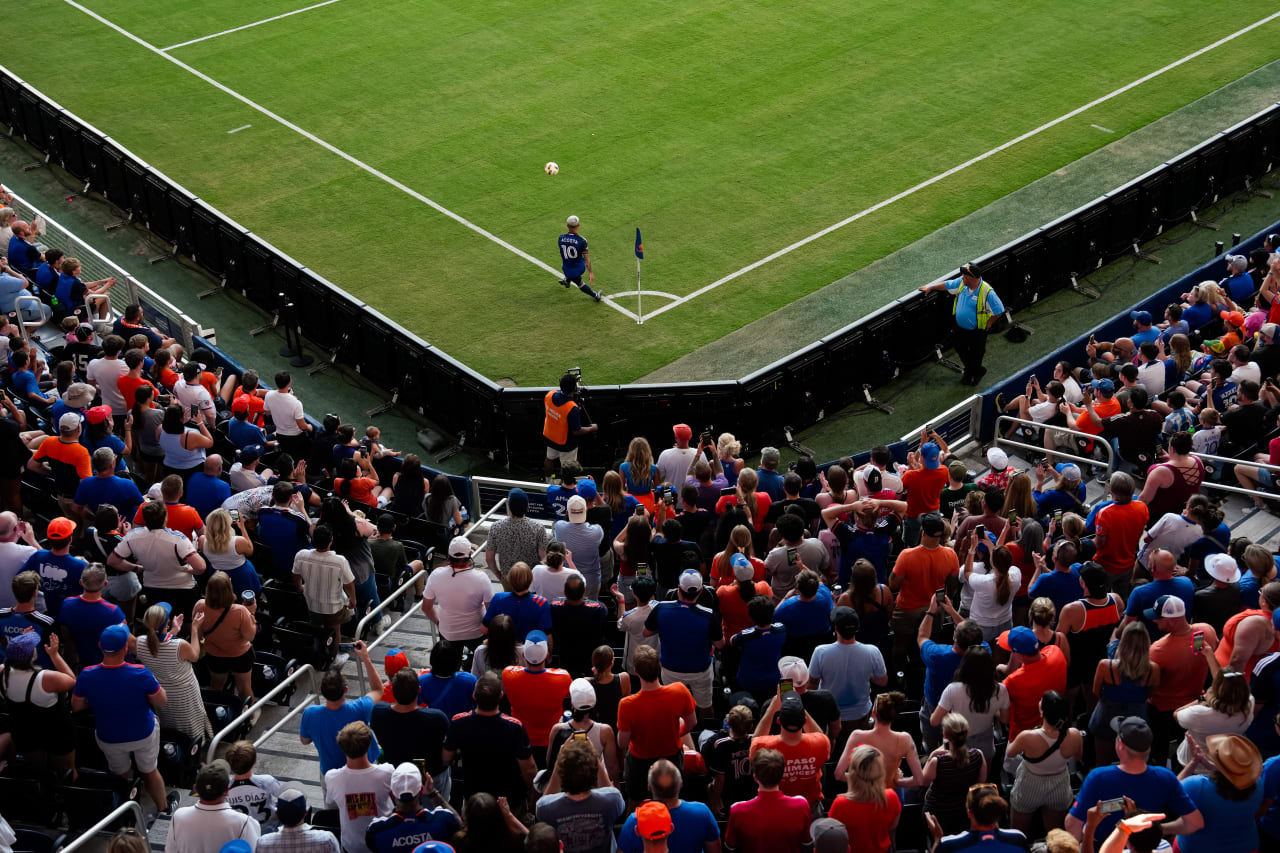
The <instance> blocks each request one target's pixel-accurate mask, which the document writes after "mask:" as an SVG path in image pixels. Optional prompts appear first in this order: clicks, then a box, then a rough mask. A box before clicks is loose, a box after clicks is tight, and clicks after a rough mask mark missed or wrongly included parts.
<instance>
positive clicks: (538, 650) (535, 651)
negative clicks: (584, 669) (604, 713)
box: [524, 631, 594, 692]
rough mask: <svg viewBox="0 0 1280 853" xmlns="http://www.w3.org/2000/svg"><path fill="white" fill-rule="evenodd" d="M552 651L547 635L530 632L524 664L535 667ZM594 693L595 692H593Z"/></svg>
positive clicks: (525, 647)
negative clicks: (548, 644)
mask: <svg viewBox="0 0 1280 853" xmlns="http://www.w3.org/2000/svg"><path fill="white" fill-rule="evenodd" d="M549 653H550V649H548V648H547V635H546V634H544V633H542V632H541V631H530V632H529V633H528V634H526V635H525V637H524V662H525V663H531V664H533V665H534V666H537V665H538V664H540V663H542V662H543V661H545V660H546V659H547V655H548V654H549ZM593 692H594V691H593Z"/></svg>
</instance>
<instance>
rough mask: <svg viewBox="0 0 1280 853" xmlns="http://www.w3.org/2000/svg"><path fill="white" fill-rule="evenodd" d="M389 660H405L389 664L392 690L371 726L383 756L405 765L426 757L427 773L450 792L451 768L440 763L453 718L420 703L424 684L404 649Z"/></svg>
mask: <svg viewBox="0 0 1280 853" xmlns="http://www.w3.org/2000/svg"><path fill="white" fill-rule="evenodd" d="M394 651H395V652H396V654H395V655H394V656H393V655H390V654H389V655H388V656H387V657H388V659H389V660H393V661H398V660H404V663H403V664H402V665H399V664H398V663H397V664H396V665H399V666H400V668H399V669H397V668H396V666H395V665H388V666H387V668H386V671H387V672H388V673H389V674H388V677H387V681H388V684H387V687H388V688H389V689H390V691H391V698H390V700H389V701H388V700H387V698H386V692H385V691H384V693H383V700H382V701H381V702H378V703H377V704H375V705H374V706H373V711H372V712H371V714H370V718H369V727H370V728H371V729H373V733H374V735H375V736H376V737H377V740H378V743H379V744H381V745H382V758H383V760H384V761H386V762H387V763H388V764H402V763H404V762H405V761H412V760H413V759H415V758H416V759H422V760H425V762H426V764H425V769H426V772H427V773H429V774H431V776H432V777H433V778H435V779H436V780H437V781H436V786H437V787H439V788H441V789H442V790H444V791H445V792H446V793H447V792H448V790H449V787H450V777H449V767H448V766H447V765H442V764H441V763H440V749H441V747H442V746H443V745H444V736H445V733H446V732H447V731H448V730H449V718H448V717H447V716H445V714H444V712H443V711H441V710H440V709H439V708H426V707H422V706H421V705H420V704H419V698H420V686H419V683H418V673H416V672H414V670H413V667H411V666H409V664H408V660H407V659H406V658H405V654H404V652H402V651H400V650H399V649H395V650H394Z"/></svg>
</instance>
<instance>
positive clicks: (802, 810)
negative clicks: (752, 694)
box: [724, 715, 822, 853]
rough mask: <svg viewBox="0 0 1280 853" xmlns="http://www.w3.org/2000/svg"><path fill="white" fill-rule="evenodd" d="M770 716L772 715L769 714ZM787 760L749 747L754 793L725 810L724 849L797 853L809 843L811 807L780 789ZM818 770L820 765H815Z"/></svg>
mask: <svg viewBox="0 0 1280 853" xmlns="http://www.w3.org/2000/svg"><path fill="white" fill-rule="evenodd" d="M770 716H772V715H770ZM786 767H787V759H786V757H785V756H783V754H782V753H781V752H779V751H778V750H776V749H768V748H764V749H756V748H755V745H754V744H752V751H751V774H752V775H753V776H755V779H756V785H757V790H758V793H757V794H756V796H755V797H754V798H753V799H750V800H745V801H743V802H740V803H734V804H733V805H732V806H731V807H730V808H729V826H728V827H727V828H726V829H725V833H724V846H725V848H726V849H727V850H730V851H734V853H780V851H783V850H801V849H803V848H804V847H806V846H807V843H808V841H809V818H810V817H811V814H812V807H811V806H810V805H809V801H808V800H806V799H805V798H804V797H792V796H788V795H787V794H784V793H783V792H782V791H781V790H779V789H780V787H781V785H782V780H783V777H784V775H785V773H786ZM818 768H819V771H821V768H822V765H821V764H819V765H818Z"/></svg>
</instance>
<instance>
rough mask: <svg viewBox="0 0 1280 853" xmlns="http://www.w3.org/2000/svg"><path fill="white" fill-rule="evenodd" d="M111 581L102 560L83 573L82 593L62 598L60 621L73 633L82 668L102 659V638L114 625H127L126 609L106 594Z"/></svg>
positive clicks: (81, 575) (69, 632)
mask: <svg viewBox="0 0 1280 853" xmlns="http://www.w3.org/2000/svg"><path fill="white" fill-rule="evenodd" d="M106 585H107V571H106V569H105V568H104V567H103V565H102V564H101V563H91V564H89V565H88V566H87V567H86V568H85V570H84V571H83V572H82V573H81V574H80V587H81V589H82V590H83V592H81V593H80V594H79V595H75V596H69V597H68V598H66V599H65V600H64V601H63V602H62V610H61V613H59V615H58V617H57V624H58V626H59V627H60V628H65V629H66V631H67V633H68V634H69V635H70V637H71V644H72V646H73V647H74V649H75V653H76V657H75V660H76V665H77V668H78V669H84V668H85V667H86V666H93V665H94V664H98V663H102V652H101V651H100V650H99V648H98V640H99V639H100V638H101V637H102V632H103V631H104V630H106V628H108V627H109V626H111V625H126V626H127V623H126V621H125V615H124V611H123V610H121V609H120V608H119V607H117V606H115V605H114V604H112V603H111V602H109V601H104V600H103V598H102V589H103V587H105V586H106Z"/></svg>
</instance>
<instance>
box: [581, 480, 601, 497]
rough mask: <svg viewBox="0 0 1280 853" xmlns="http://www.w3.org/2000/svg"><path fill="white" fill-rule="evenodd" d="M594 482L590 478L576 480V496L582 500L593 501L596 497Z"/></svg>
mask: <svg viewBox="0 0 1280 853" xmlns="http://www.w3.org/2000/svg"><path fill="white" fill-rule="evenodd" d="M596 494H597V492H596V484H595V483H594V482H592V481H591V480H579V481H578V496H579V497H580V498H582V499H583V500H584V501H593V500H595V499H596Z"/></svg>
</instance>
